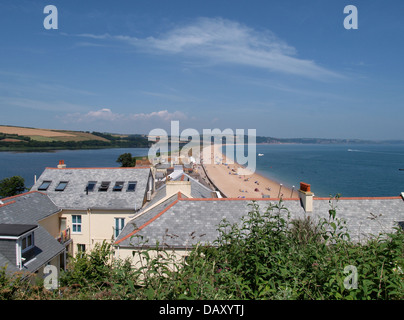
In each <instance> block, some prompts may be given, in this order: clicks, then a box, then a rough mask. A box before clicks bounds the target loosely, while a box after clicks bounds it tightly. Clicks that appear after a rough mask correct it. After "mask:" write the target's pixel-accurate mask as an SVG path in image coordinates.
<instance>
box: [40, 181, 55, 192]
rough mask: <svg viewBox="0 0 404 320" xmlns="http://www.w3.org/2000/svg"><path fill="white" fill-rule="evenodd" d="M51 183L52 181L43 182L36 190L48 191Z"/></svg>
mask: <svg viewBox="0 0 404 320" xmlns="http://www.w3.org/2000/svg"><path fill="white" fill-rule="evenodd" d="M51 183H52V181H43V182H42V184H41V185H40V186H39V187H38V190H40V191H46V190H48V188H49V186H50V184H51Z"/></svg>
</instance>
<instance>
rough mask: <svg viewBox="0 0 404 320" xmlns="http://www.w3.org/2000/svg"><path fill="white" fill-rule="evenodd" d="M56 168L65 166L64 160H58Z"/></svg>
mask: <svg viewBox="0 0 404 320" xmlns="http://www.w3.org/2000/svg"><path fill="white" fill-rule="evenodd" d="M58 168H59V169H62V168H66V164H65V161H64V160H59V164H58Z"/></svg>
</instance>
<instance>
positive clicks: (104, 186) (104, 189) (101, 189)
mask: <svg viewBox="0 0 404 320" xmlns="http://www.w3.org/2000/svg"><path fill="white" fill-rule="evenodd" d="M110 185H111V181H101V185H100V186H99V187H98V192H107V191H108V189H109V186H110Z"/></svg>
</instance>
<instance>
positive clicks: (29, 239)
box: [21, 232, 34, 253]
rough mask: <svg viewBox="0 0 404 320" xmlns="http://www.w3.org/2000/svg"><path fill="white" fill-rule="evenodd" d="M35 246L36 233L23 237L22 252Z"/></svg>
mask: <svg viewBox="0 0 404 320" xmlns="http://www.w3.org/2000/svg"><path fill="white" fill-rule="evenodd" d="M33 247H34V233H33V232H32V233H30V234H28V235H26V236H25V237H23V238H22V239H21V253H24V252H25V251H28V250H29V249H31V248H33Z"/></svg>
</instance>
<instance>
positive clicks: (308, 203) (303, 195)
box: [299, 182, 314, 212]
mask: <svg viewBox="0 0 404 320" xmlns="http://www.w3.org/2000/svg"><path fill="white" fill-rule="evenodd" d="M313 196H314V193H312V192H311V191H310V185H309V184H307V183H304V182H300V189H299V198H300V202H301V204H302V206H303V209H304V211H306V212H313Z"/></svg>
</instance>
